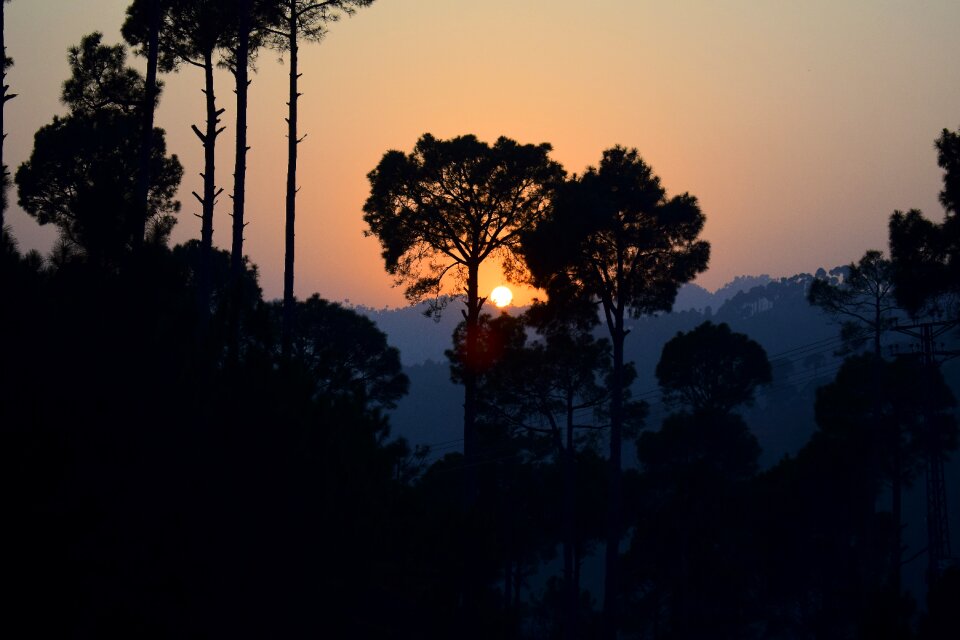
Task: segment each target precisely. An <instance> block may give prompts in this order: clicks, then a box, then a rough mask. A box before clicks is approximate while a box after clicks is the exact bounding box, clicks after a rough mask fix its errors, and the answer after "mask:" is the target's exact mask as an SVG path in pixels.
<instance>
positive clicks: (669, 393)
mask: <svg viewBox="0 0 960 640" xmlns="http://www.w3.org/2000/svg"><path fill="white" fill-rule="evenodd" d="M656 375H657V379H658V381H659V384H660V388H661V391H662V393H663V397H664V400H665V402H666V403H667V404H668V405H673V406H675V407H679V408H680V410H679V411H678V412H676V413H673V414H671V415H670V416H668V417H667V418H666V419H665V420H664V422H663V425H662V426H661V428H660V429H659V430H658V431H656V432H646V433H643V434H642V435H641V436H640V438H639V440H638V442H637V455H638V459H639V461H640V463H641V467H642V470H643V474H642V477H641V482H642V485H643V491H642V492H641V494H642V498H641V500H640V502H639V505H638V507H639V509H640V512H639V521H638V525H637V528H636V530H635V531H634V540H633V544H632V545H631V549H630V552H629V554H628V556H627V560H626V562H627V565H628V566H630V568H631V573H632V575H631V576H630V578H631V579H632V582H633V587H634V589H633V590H634V591H635V592H636V593H637V595H638V597H639V601H640V607H641V610H644V609H646V610H647V611H648V620H646V621H640V620H637V621H636V622H635V624H639V625H641V626H647V625H651V622H652V621H653V620H656V623H655V624H654V625H653V626H658V627H659V628H660V629H666V630H668V633H667V634H665V635H666V636H667V637H671V638H698V637H703V636H704V634H711V635H714V636H716V637H737V635H738V633H740V632H742V630H743V629H744V628H745V627H746V623H747V620H748V619H747V617H746V613H745V609H746V606H745V603H746V602H747V601H748V600H749V594H750V592H751V587H752V584H751V581H752V580H753V573H752V567H751V563H750V562H749V557H748V556H749V554H748V550H749V545H750V541H749V535H748V534H749V532H748V530H747V529H746V527H745V523H744V514H745V511H746V491H745V489H746V482H747V481H748V480H750V479H751V478H752V477H753V476H754V474H755V473H756V471H757V460H758V457H759V455H760V445H759V444H758V443H757V439H756V438H755V437H754V435H753V434H752V433H751V432H750V430H749V429H748V428H747V425H746V423H745V422H744V421H743V419H742V418H741V417H740V416H739V415H737V414H735V413H734V410H735V409H736V408H737V407H739V406H742V405H749V404H751V403H752V401H753V395H754V392H755V390H756V388H757V387H758V386H760V385H763V384H769V382H770V380H771V368H770V363H769V362H768V360H767V355H766V352H765V351H764V349H763V347H761V346H760V345H759V344H757V343H756V342H754V341H753V340H751V339H750V338H748V337H747V336H746V335H744V334H742V333H735V332H732V331H731V330H730V328H729V327H728V326H727V325H726V324H719V325H715V324H713V323H711V322H704V323H703V324H701V325H699V326H698V327H696V328H695V329H693V330H691V331H689V332H686V333H684V332H680V333H678V334H677V335H676V336H675V337H674V338H673V339H671V340H670V341H669V342H667V343H666V344H665V345H664V347H663V351H662V353H661V356H660V361H659V362H658V364H657V368H656Z"/></svg>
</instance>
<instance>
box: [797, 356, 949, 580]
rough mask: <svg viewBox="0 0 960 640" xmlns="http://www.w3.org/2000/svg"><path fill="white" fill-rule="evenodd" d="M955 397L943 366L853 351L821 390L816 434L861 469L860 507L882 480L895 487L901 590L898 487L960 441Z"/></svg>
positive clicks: (868, 507) (895, 574)
mask: <svg viewBox="0 0 960 640" xmlns="http://www.w3.org/2000/svg"><path fill="white" fill-rule="evenodd" d="M955 403H956V401H955V399H954V397H953V394H952V393H951V392H950V390H949V388H948V387H947V386H946V384H945V383H944V381H943V378H942V376H941V375H940V372H939V370H938V369H936V368H933V367H929V366H926V365H923V364H921V363H919V362H918V361H917V360H916V359H915V358H909V357H901V358H898V359H896V360H894V361H893V362H886V361H883V360H880V359H878V358H876V356H873V355H864V356H858V357H854V358H850V359H848V360H847V361H846V362H845V363H844V364H843V366H842V367H841V369H840V371H839V372H838V373H837V378H836V380H835V381H834V382H833V383H831V384H829V385H827V386H824V387H821V388H820V389H818V390H817V403H816V418H817V424H818V426H819V427H820V431H818V432H817V435H816V437H819V438H825V439H827V440H828V441H830V442H831V443H832V444H833V445H834V446H836V447H842V450H843V451H846V452H847V453H848V455H849V457H850V459H849V461H848V464H849V465H850V466H851V467H852V468H855V469H857V470H858V471H859V475H860V477H859V478H858V479H857V482H858V483H859V484H860V489H859V493H860V494H861V496H862V497H861V500H862V505H863V509H864V510H865V511H868V512H870V513H872V511H873V502H874V500H875V498H876V495H877V494H878V493H879V490H880V487H881V486H882V483H886V484H888V485H889V486H890V488H891V494H892V515H893V532H892V537H891V549H892V551H891V552H890V554H889V566H890V567H891V571H890V574H889V575H890V579H891V585H890V586H891V588H892V589H893V590H894V592H895V593H898V594H899V587H900V566H901V563H902V561H901V554H902V549H901V538H900V528H901V522H902V517H903V516H902V499H901V494H902V491H903V488H904V487H905V486H909V485H910V483H911V482H912V479H913V477H914V474H915V473H916V472H917V471H918V470H919V469H920V468H921V465H922V464H923V462H924V461H925V460H927V459H928V457H929V456H930V455H931V454H933V455H944V452H946V451H951V450H953V449H955V448H956V438H957V429H956V423H955V421H954V418H953V416H952V415H950V410H951V408H952V407H953V406H955Z"/></svg>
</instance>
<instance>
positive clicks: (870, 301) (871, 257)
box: [807, 250, 900, 358]
mask: <svg viewBox="0 0 960 640" xmlns="http://www.w3.org/2000/svg"><path fill="white" fill-rule="evenodd" d="M831 274H832V275H835V276H839V277H840V281H839V282H836V283H833V282H830V281H828V280H826V279H823V278H817V279H816V280H814V281H813V282H812V283H811V284H810V290H809V291H808V293H807V300H809V302H810V304H812V305H815V306H818V307H820V308H821V309H823V310H824V311H826V312H827V313H828V314H829V315H830V316H832V317H834V318H838V319H840V320H841V321H842V322H843V336H844V337H845V338H848V339H850V340H853V341H859V340H862V339H864V338H869V339H870V340H871V342H872V346H873V353H874V355H875V356H877V357H878V358H880V357H881V356H882V351H881V338H882V336H883V332H884V331H887V330H889V329H890V327H891V326H893V324H894V323H895V319H896V316H897V315H898V313H899V312H900V307H899V306H898V305H897V302H896V300H895V298H894V286H893V266H892V265H891V263H890V261H889V260H887V259H886V258H884V257H883V253H881V252H880V251H874V250H870V251H867V252H866V253H865V254H863V257H862V258H860V261H859V262H856V263H851V264H849V265H848V266H846V267H843V268H842V269H838V270H834V271H831Z"/></svg>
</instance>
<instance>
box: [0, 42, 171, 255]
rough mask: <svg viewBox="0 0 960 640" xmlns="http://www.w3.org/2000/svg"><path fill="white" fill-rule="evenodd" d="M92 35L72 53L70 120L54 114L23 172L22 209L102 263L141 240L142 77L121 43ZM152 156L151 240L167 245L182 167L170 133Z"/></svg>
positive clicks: (19, 178) (67, 92)
mask: <svg viewBox="0 0 960 640" xmlns="http://www.w3.org/2000/svg"><path fill="white" fill-rule="evenodd" d="M101 40H102V36H101V34H99V33H93V34H90V35H88V36H86V37H84V38H83V40H82V41H81V43H80V45H79V46H78V47H73V48H72V49H71V50H70V67H71V76H70V78H69V79H68V80H67V81H66V82H65V83H64V86H63V94H62V100H63V102H64V104H66V105H67V107H68V108H69V113H68V114H67V115H66V116H63V117H60V116H55V117H54V119H53V122H52V123H50V124H48V125H46V126H44V127H42V128H41V129H40V130H39V131H37V133H36V135H35V136H34V148H33V152H32V153H31V155H30V159H29V160H27V161H26V162H25V163H23V164H22V165H21V166H20V168H19V169H18V170H17V174H16V183H17V187H18V190H19V202H20V206H22V207H23V209H24V210H25V211H26V212H27V213H28V214H30V215H31V216H33V217H34V218H36V219H37V221H38V222H39V223H40V224H48V223H53V224H55V225H57V226H58V227H59V228H60V232H61V236H62V237H63V238H64V239H65V240H67V241H69V242H71V243H74V244H75V245H77V246H78V247H79V248H81V249H83V250H84V251H85V252H86V253H87V254H88V255H90V256H91V257H92V258H93V259H95V260H106V261H111V260H113V259H115V258H116V257H117V256H118V255H119V254H118V251H120V249H121V248H122V247H130V246H132V245H133V243H134V242H135V234H136V233H137V231H138V223H137V216H138V211H139V209H138V205H137V202H136V193H137V171H138V166H139V151H140V140H141V123H140V117H139V115H138V113H137V109H138V108H139V107H140V106H141V105H142V96H143V91H144V82H143V78H142V77H141V76H140V74H139V73H137V72H136V71H135V70H134V69H131V68H129V67H127V66H126V64H125V63H126V53H125V50H124V48H123V47H122V46H121V45H116V46H108V45H103V44H102V43H101ZM154 141H155V142H154V145H153V149H152V152H151V156H150V163H151V175H152V176H153V179H152V181H151V185H150V189H149V192H148V207H149V209H148V214H149V218H148V223H149V226H148V235H149V237H150V238H152V239H153V240H154V241H157V242H165V241H166V238H167V236H168V235H169V233H170V230H171V229H172V227H173V224H174V222H175V218H174V217H173V215H172V214H174V213H176V212H177V211H179V209H180V203H179V202H178V201H176V200H175V196H176V191H177V187H178V186H179V184H180V179H181V177H182V175H183V168H182V166H181V165H180V162H179V160H178V159H177V157H176V156H175V155H174V156H167V155H166V143H165V140H164V131H163V130H162V129H159V128H157V129H155V130H154Z"/></svg>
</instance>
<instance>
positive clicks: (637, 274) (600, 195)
mask: <svg viewBox="0 0 960 640" xmlns="http://www.w3.org/2000/svg"><path fill="white" fill-rule="evenodd" d="M703 223H704V216H703V214H702V213H701V211H700V207H699V205H698V204H697V200H696V198H695V197H693V196H691V195H689V194H683V195H680V196H674V197H673V198H669V199H668V198H667V197H666V191H665V190H664V189H663V187H662V186H661V185H660V179H659V178H658V177H656V176H655V175H654V174H653V171H652V170H651V168H650V167H649V166H648V165H647V164H646V163H645V162H644V161H643V159H642V158H640V155H639V153H638V152H637V150H636V149H629V150H628V149H625V148H623V147H619V146H617V147H614V148H612V149H608V150H606V151H604V153H603V158H602V159H601V161H600V166H599V168H592V167H591V168H589V169H588V170H587V172H586V173H584V174H583V175H582V176H580V177H579V178H575V179H573V180H572V181H570V182H569V183H568V184H567V185H566V187H565V188H564V189H563V190H562V191H561V192H560V194H559V197H558V200H557V203H556V206H555V207H554V209H553V213H552V215H551V217H550V218H549V220H547V221H546V222H544V223H543V224H540V225H539V226H538V227H537V229H536V230H535V231H534V232H533V233H530V234H528V235H527V237H526V238H525V240H524V243H523V246H524V249H523V252H524V255H525V257H526V260H527V264H528V266H529V268H530V271H531V273H532V276H533V281H534V283H535V284H537V285H538V286H540V287H542V288H546V289H548V290H552V291H553V292H554V293H551V295H554V294H556V293H560V292H569V291H571V290H572V291H575V292H577V293H576V294H577V295H584V296H587V297H590V298H592V299H595V300H599V301H600V303H601V305H602V308H603V312H604V318H605V320H606V324H607V328H608V330H609V332H610V337H611V340H612V342H613V371H612V375H611V393H612V398H611V404H610V463H609V464H610V495H609V503H608V505H609V509H610V513H609V516H608V520H609V523H608V537H607V551H606V554H607V555H606V566H607V571H606V576H605V581H604V594H605V595H604V615H605V620H606V622H605V637H607V638H612V637H613V635H614V634H615V629H616V627H617V608H618V606H619V605H618V592H619V580H620V577H619V574H618V571H617V562H618V557H619V541H620V536H621V533H622V526H623V525H622V513H621V512H622V506H621V505H622V495H621V494H622V488H621V447H622V435H623V434H622V430H623V395H624V389H625V388H626V387H625V384H624V362H623V343H624V339H625V338H626V336H627V333H628V332H629V331H628V329H627V327H626V325H625V320H626V318H627V315H628V314H630V315H633V316H639V315H641V314H644V313H653V312H656V311H666V310H669V309H670V308H671V306H672V305H673V301H674V299H675V297H676V295H677V289H678V288H679V287H680V285H681V284H683V283H685V282H688V281H689V280H691V279H692V278H693V277H694V276H695V275H696V274H697V273H699V272H701V271H703V270H704V269H706V266H707V260H708V258H709V253H710V246H709V244H707V243H706V242H705V241H702V240H698V236H699V234H700V231H701V230H702V228H703Z"/></svg>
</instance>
